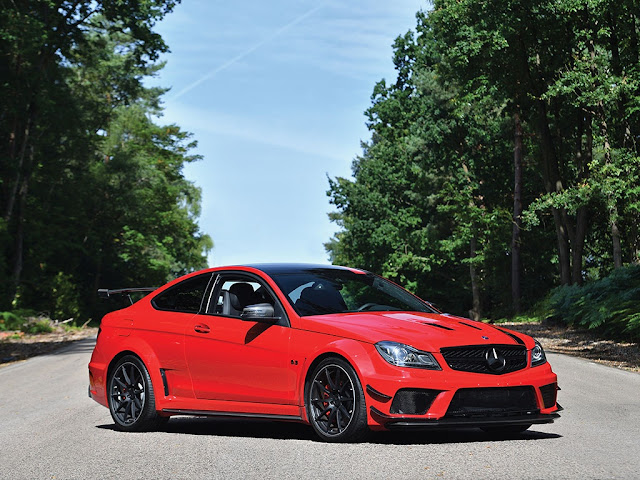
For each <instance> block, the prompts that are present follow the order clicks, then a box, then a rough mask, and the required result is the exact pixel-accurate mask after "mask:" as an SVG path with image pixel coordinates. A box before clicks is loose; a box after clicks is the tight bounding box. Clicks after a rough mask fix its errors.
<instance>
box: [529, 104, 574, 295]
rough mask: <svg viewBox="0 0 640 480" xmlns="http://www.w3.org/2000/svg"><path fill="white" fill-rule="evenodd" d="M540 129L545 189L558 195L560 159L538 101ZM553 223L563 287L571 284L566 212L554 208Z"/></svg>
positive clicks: (544, 114)
mask: <svg viewBox="0 0 640 480" xmlns="http://www.w3.org/2000/svg"><path fill="white" fill-rule="evenodd" d="M537 105H538V115H539V129H540V134H541V135H540V137H541V142H542V143H541V147H542V161H543V169H542V170H543V175H544V180H545V188H546V190H547V192H548V193H557V192H561V191H562V190H563V185H562V180H561V179H560V171H559V168H558V158H557V156H556V152H555V146H554V144H553V138H552V137H551V131H550V130H549V122H548V119H547V107H546V105H545V103H544V100H538V102H537ZM552 212H553V221H554V225H555V228H556V238H557V241H558V263H559V264H560V283H561V284H562V285H570V284H571V257H570V246H569V231H568V225H567V222H566V212H563V209H558V208H552Z"/></svg>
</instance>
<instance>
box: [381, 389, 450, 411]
mask: <svg viewBox="0 0 640 480" xmlns="http://www.w3.org/2000/svg"><path fill="white" fill-rule="evenodd" d="M439 393H440V390H426V389H421V388H402V389H400V390H398V392H397V393H396V395H395V397H393V402H391V408H390V410H389V412H390V413H392V414H404V415H424V414H425V413H427V410H429V407H430V406H431V404H432V403H433V401H434V400H435V398H436V397H437V396H438V394H439Z"/></svg>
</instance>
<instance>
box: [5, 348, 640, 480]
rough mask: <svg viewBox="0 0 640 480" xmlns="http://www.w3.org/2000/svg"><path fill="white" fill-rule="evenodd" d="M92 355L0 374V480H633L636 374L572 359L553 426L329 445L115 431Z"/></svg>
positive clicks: (176, 422) (256, 428) (290, 428)
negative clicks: (97, 393)
mask: <svg viewBox="0 0 640 480" xmlns="http://www.w3.org/2000/svg"><path fill="white" fill-rule="evenodd" d="M92 348H93V342H92V341H91V340H88V341H81V342H79V343H77V344H75V345H73V346H72V347H70V348H67V349H65V350H62V351H59V352H57V353H55V354H52V355H47V356H42V357H36V358H33V359H31V360H28V361H26V362H22V363H19V364H14V365H11V366H8V367H4V368H0V478H6V479H23V478H24V479H53V478H55V479H65V478H82V479H84V478H100V479H102V478H117V479H120V480H121V479H135V478H154V479H155V478H189V479H193V478H224V479H236V478H238V479H247V478H259V479H261V480H263V479H268V478H269V479H270V478H275V479H278V480H283V479H289V478H309V479H325V478H326V479H332V480H335V479H343V478H349V479H359V478H366V479H376V478H385V479H389V478H398V479H406V480H416V479H426V478H437V479H440V478H470V479H481V478H496V479H520V478H522V479H545V480H547V479H553V478H561V479H592V478H597V479H610V478H622V479H638V478H640V375H639V374H636V373H630V372H624V371H620V370H616V369H613V368H610V367H605V366H602V365H598V364H594V363H591V362H588V361H586V360H582V359H577V358H572V357H567V356H562V355H549V359H550V361H551V364H552V365H553V368H554V370H555V371H556V372H557V373H558V376H559V379H560V386H561V387H562V391H561V392H559V401H560V403H561V404H562V405H563V406H564V408H565V410H564V412H563V414H562V418H561V419H559V420H558V421H557V422H556V423H554V424H551V425H544V426H539V427H535V426H534V427H532V429H531V430H530V431H528V432H526V433H524V434H521V435H518V436H515V437H513V438H511V439H504V440H495V439H492V438H490V437H488V436H487V435H485V434H483V433H482V432H480V431H479V430H478V431H475V430H468V431H463V432H449V433H428V434H427V433H411V434H401V433H380V434H376V435H375V436H374V438H373V439H372V441H370V442H369V443H365V444H356V445H329V444H324V443H320V442H318V441H316V440H315V438H314V437H313V435H312V433H311V430H310V429H309V428H308V427H305V426H302V425H296V424H286V423H270V422H260V423H255V422H254V423H249V422H240V421H222V420H212V419H204V418H186V417H185V418H179V417H178V418H173V419H172V420H171V421H170V422H169V424H168V425H167V427H166V428H165V429H164V430H163V431H160V432H152V433H120V432H117V431H115V430H114V429H113V428H112V421H111V417H110V416H109V412H108V410H107V409H106V408H104V407H101V406H100V405H98V404H97V403H95V402H94V401H93V400H90V399H89V398H88V397H87V362H88V360H89V357H90V355H91V350H92Z"/></svg>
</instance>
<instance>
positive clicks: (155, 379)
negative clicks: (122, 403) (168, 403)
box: [105, 337, 164, 411]
mask: <svg viewBox="0 0 640 480" xmlns="http://www.w3.org/2000/svg"><path fill="white" fill-rule="evenodd" d="M128 340H129V341H128V342H127V343H126V344H124V345H122V348H121V349H120V351H118V353H116V354H115V355H114V356H113V358H112V359H111V360H110V361H109V366H108V367H107V376H106V378H105V390H106V389H107V388H108V387H107V386H108V382H109V378H111V373H112V372H113V369H114V367H115V366H116V364H117V363H118V361H120V359H121V358H123V357H125V356H127V355H132V356H134V357H136V358H138V359H139V360H140V361H141V362H142V364H143V365H144V366H145V368H146V369H147V371H148V372H149V377H150V378H151V386H152V387H153V390H154V392H155V402H156V405H155V408H156V410H157V411H160V410H162V408H163V407H162V405H161V403H162V401H163V398H164V397H163V395H162V392H163V391H164V388H163V383H162V377H161V375H160V368H161V366H160V362H159V360H158V358H157V357H156V355H155V353H154V352H153V349H152V348H151V347H150V346H149V345H148V344H147V343H146V342H144V341H141V340H139V339H136V338H135V337H129V339H128Z"/></svg>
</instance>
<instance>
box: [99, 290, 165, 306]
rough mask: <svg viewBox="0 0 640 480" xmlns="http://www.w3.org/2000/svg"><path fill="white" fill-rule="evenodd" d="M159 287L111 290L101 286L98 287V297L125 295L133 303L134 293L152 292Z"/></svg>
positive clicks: (106, 297) (107, 297)
mask: <svg viewBox="0 0 640 480" xmlns="http://www.w3.org/2000/svg"><path fill="white" fill-rule="evenodd" d="M157 288H158V287H138V288H119V289H116V290H109V289H108V288H100V289H98V297H100V298H104V299H109V298H112V297H120V296H125V295H126V297H127V298H128V299H129V301H130V302H131V305H133V298H131V294H132V293H150V292H153V291H154V290H156V289H157Z"/></svg>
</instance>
